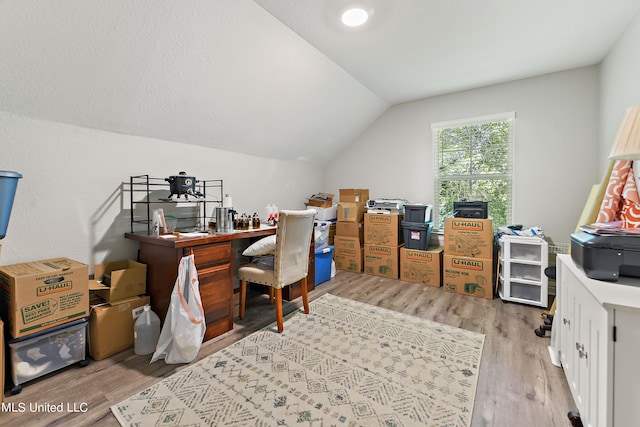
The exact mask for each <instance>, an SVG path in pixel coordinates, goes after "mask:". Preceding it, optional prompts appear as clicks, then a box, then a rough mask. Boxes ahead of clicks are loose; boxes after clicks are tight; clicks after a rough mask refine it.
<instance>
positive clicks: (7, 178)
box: [0, 171, 22, 239]
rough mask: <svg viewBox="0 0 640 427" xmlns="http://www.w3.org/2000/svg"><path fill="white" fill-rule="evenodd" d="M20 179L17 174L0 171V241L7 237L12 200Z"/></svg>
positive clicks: (20, 176)
mask: <svg viewBox="0 0 640 427" xmlns="http://www.w3.org/2000/svg"><path fill="white" fill-rule="evenodd" d="M20 178H22V175H20V174H19V173H17V172H10V171H0V239H4V236H6V235H7V227H8V226H9V217H10V216H11V208H12V207H13V198H14V197H15V195H16V188H18V179H20Z"/></svg>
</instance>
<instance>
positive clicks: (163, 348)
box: [150, 255, 206, 364]
mask: <svg viewBox="0 0 640 427" xmlns="http://www.w3.org/2000/svg"><path fill="white" fill-rule="evenodd" d="M205 329H206V323H205V319H204V309H203V308H202V300H201V299H200V290H199V282H198V272H197V270H196V265H195V262H194V256H193V255H189V256H185V257H182V259H181V260H180V265H179V267H178V277H177V278H176V283H175V285H174V287H173V292H172V293H171V302H170V303H169V309H168V310H167V316H166V317H165V319H164V325H162V331H160V337H159V338H158V345H157V346H156V351H155V353H153V357H152V358H151V362H150V363H153V362H155V361H156V360H159V359H164V361H165V362H166V363H169V364H172V363H189V362H192V361H193V360H194V359H195V358H196V356H197V355H198V351H200V346H201V345H202V340H203V339H204V332H205Z"/></svg>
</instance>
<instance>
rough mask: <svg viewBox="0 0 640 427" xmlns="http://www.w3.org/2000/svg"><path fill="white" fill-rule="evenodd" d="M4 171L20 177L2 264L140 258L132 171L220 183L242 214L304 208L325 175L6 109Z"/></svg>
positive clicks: (1, 125)
mask: <svg viewBox="0 0 640 427" xmlns="http://www.w3.org/2000/svg"><path fill="white" fill-rule="evenodd" d="M0 141H1V143H0V144H1V145H0V152H1V156H0V170H10V171H15V172H19V173H21V174H22V175H23V176H24V177H23V178H22V179H20V180H19V183H18V189H17V192H16V198H15V201H14V204H13V210H12V214H11V220H10V222H9V228H8V231H7V236H6V237H5V238H4V239H3V240H1V241H0V244H2V251H1V252H0V264H13V263H18V262H26V261H32V260H38V259H46V258H54V257H69V258H72V259H75V260H78V261H81V262H84V263H87V264H90V270H91V271H92V267H93V265H94V264H95V263H101V262H104V261H112V260H118V259H127V258H131V259H135V256H136V251H137V243H135V242H131V241H129V240H127V239H125V238H124V233H125V232H127V231H129V227H130V222H129V220H130V207H129V192H128V191H127V188H128V182H129V177H130V176H131V175H140V174H149V175H151V176H156V177H160V178H164V177H168V176H171V175H177V174H178V172H180V171H186V172H187V173H188V174H189V175H193V176H195V177H196V178H197V179H223V180H224V190H225V192H226V193H229V194H231V196H232V197H233V202H234V207H235V208H236V209H237V210H238V211H239V212H246V213H253V212H258V213H259V214H260V215H261V216H262V214H263V212H264V207H265V206H266V205H267V203H275V204H276V205H278V207H279V208H281V209H285V208H288V209H301V208H304V201H305V198H306V197H308V196H309V195H310V194H313V193H314V192H317V191H318V189H319V188H320V187H321V186H320V183H321V170H320V168H318V167H315V166H313V165H310V164H308V163H302V162H285V161H278V160H272V159H266V158H261V157H255V156H249V155H243V154H235V153H231V152H226V151H221V150H215V149H208V148H204V147H198V146H191V145H187V144H179V143H174V142H169V141H163V140H157V139H151V138H140V137H135V136H129V135H121V134H114V133H109V132H103V131H97V130H92V129H86V128H80V127H74V126H69V125H65V124H60V123H55V122H49V121H43V120H36V119H32V118H27V117H24V116H19V115H15V114H11V113H7V112H0Z"/></svg>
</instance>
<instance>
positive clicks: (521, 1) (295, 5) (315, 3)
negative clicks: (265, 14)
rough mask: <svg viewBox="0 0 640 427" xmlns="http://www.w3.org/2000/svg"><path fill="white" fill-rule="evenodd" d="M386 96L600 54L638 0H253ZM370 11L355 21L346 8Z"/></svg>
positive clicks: (588, 61)
mask: <svg viewBox="0 0 640 427" xmlns="http://www.w3.org/2000/svg"><path fill="white" fill-rule="evenodd" d="M256 3H258V4H260V5H261V6H262V7H264V8H265V9H266V10H268V11H269V12H270V13H271V14H273V15H274V16H276V17H277V18H278V19H280V20H281V21H282V22H283V23H284V24H285V25H287V26H288V27H290V28H292V29H293V30H294V31H295V32H296V33H298V34H300V36H301V37H302V38H304V39H305V40H307V41H308V42H309V43H311V44H312V45H313V46H315V47H316V48H318V50H320V51H321V52H322V53H324V54H325V55H327V57H329V58H331V60H333V61H334V62H336V63H337V64H338V65H340V66H341V67H342V68H344V69H345V70H346V71H348V72H349V73H350V74H351V75H352V76H354V77H355V78H356V79H358V80H359V81H360V82H362V83H363V84H364V85H365V86H367V87H368V88H369V89H371V91H373V92H374V93H375V94H376V95H378V96H380V97H381V98H383V99H384V100H386V101H387V102H389V103H391V104H395V103H400V102H405V101H409V100H415V99H420V98H425V97H430V96H434V95H441V94H445V93H451V92H457V91H461V90H466V89H470V88H476V87H481V86H487V85H491V84H496V83H503V82H507V81H513V80H517V79H521V78H526V77H532V76H536V75H542V74H547V73H551V72H556V71H562V70H568V69H572V68H578V67H582V66H587V65H593V64H597V63H599V62H600V61H601V60H602V59H603V57H604V56H605V54H606V53H607V52H608V51H609V49H610V48H611V46H612V45H613V44H614V43H615V41H616V40H617V39H618V38H619V37H620V35H621V34H622V32H623V31H624V29H625V28H626V27H627V25H628V24H629V23H630V22H631V21H632V20H633V19H634V17H635V16H636V15H637V14H638V10H639V9H640V1H639V0H560V1H558V0H256ZM351 5H359V6H361V7H364V8H366V9H368V10H370V11H372V12H373V14H372V19H371V20H370V21H369V22H368V23H367V24H366V25H365V26H363V27H362V29H359V30H350V29H347V28H345V27H343V26H341V25H339V16H340V15H341V13H342V11H343V10H345V9H347V8H348V7H350V6H351Z"/></svg>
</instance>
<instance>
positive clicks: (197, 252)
mask: <svg viewBox="0 0 640 427" xmlns="http://www.w3.org/2000/svg"><path fill="white" fill-rule="evenodd" d="M191 251H193V255H194V256H195V263H196V268H197V269H198V270H200V269H202V268H207V267H211V266H215V265H219V264H228V263H230V262H231V256H232V250H231V242H224V243H215V244H211V245H201V246H193V247H190V248H185V249H184V255H189V254H190V253H191Z"/></svg>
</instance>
